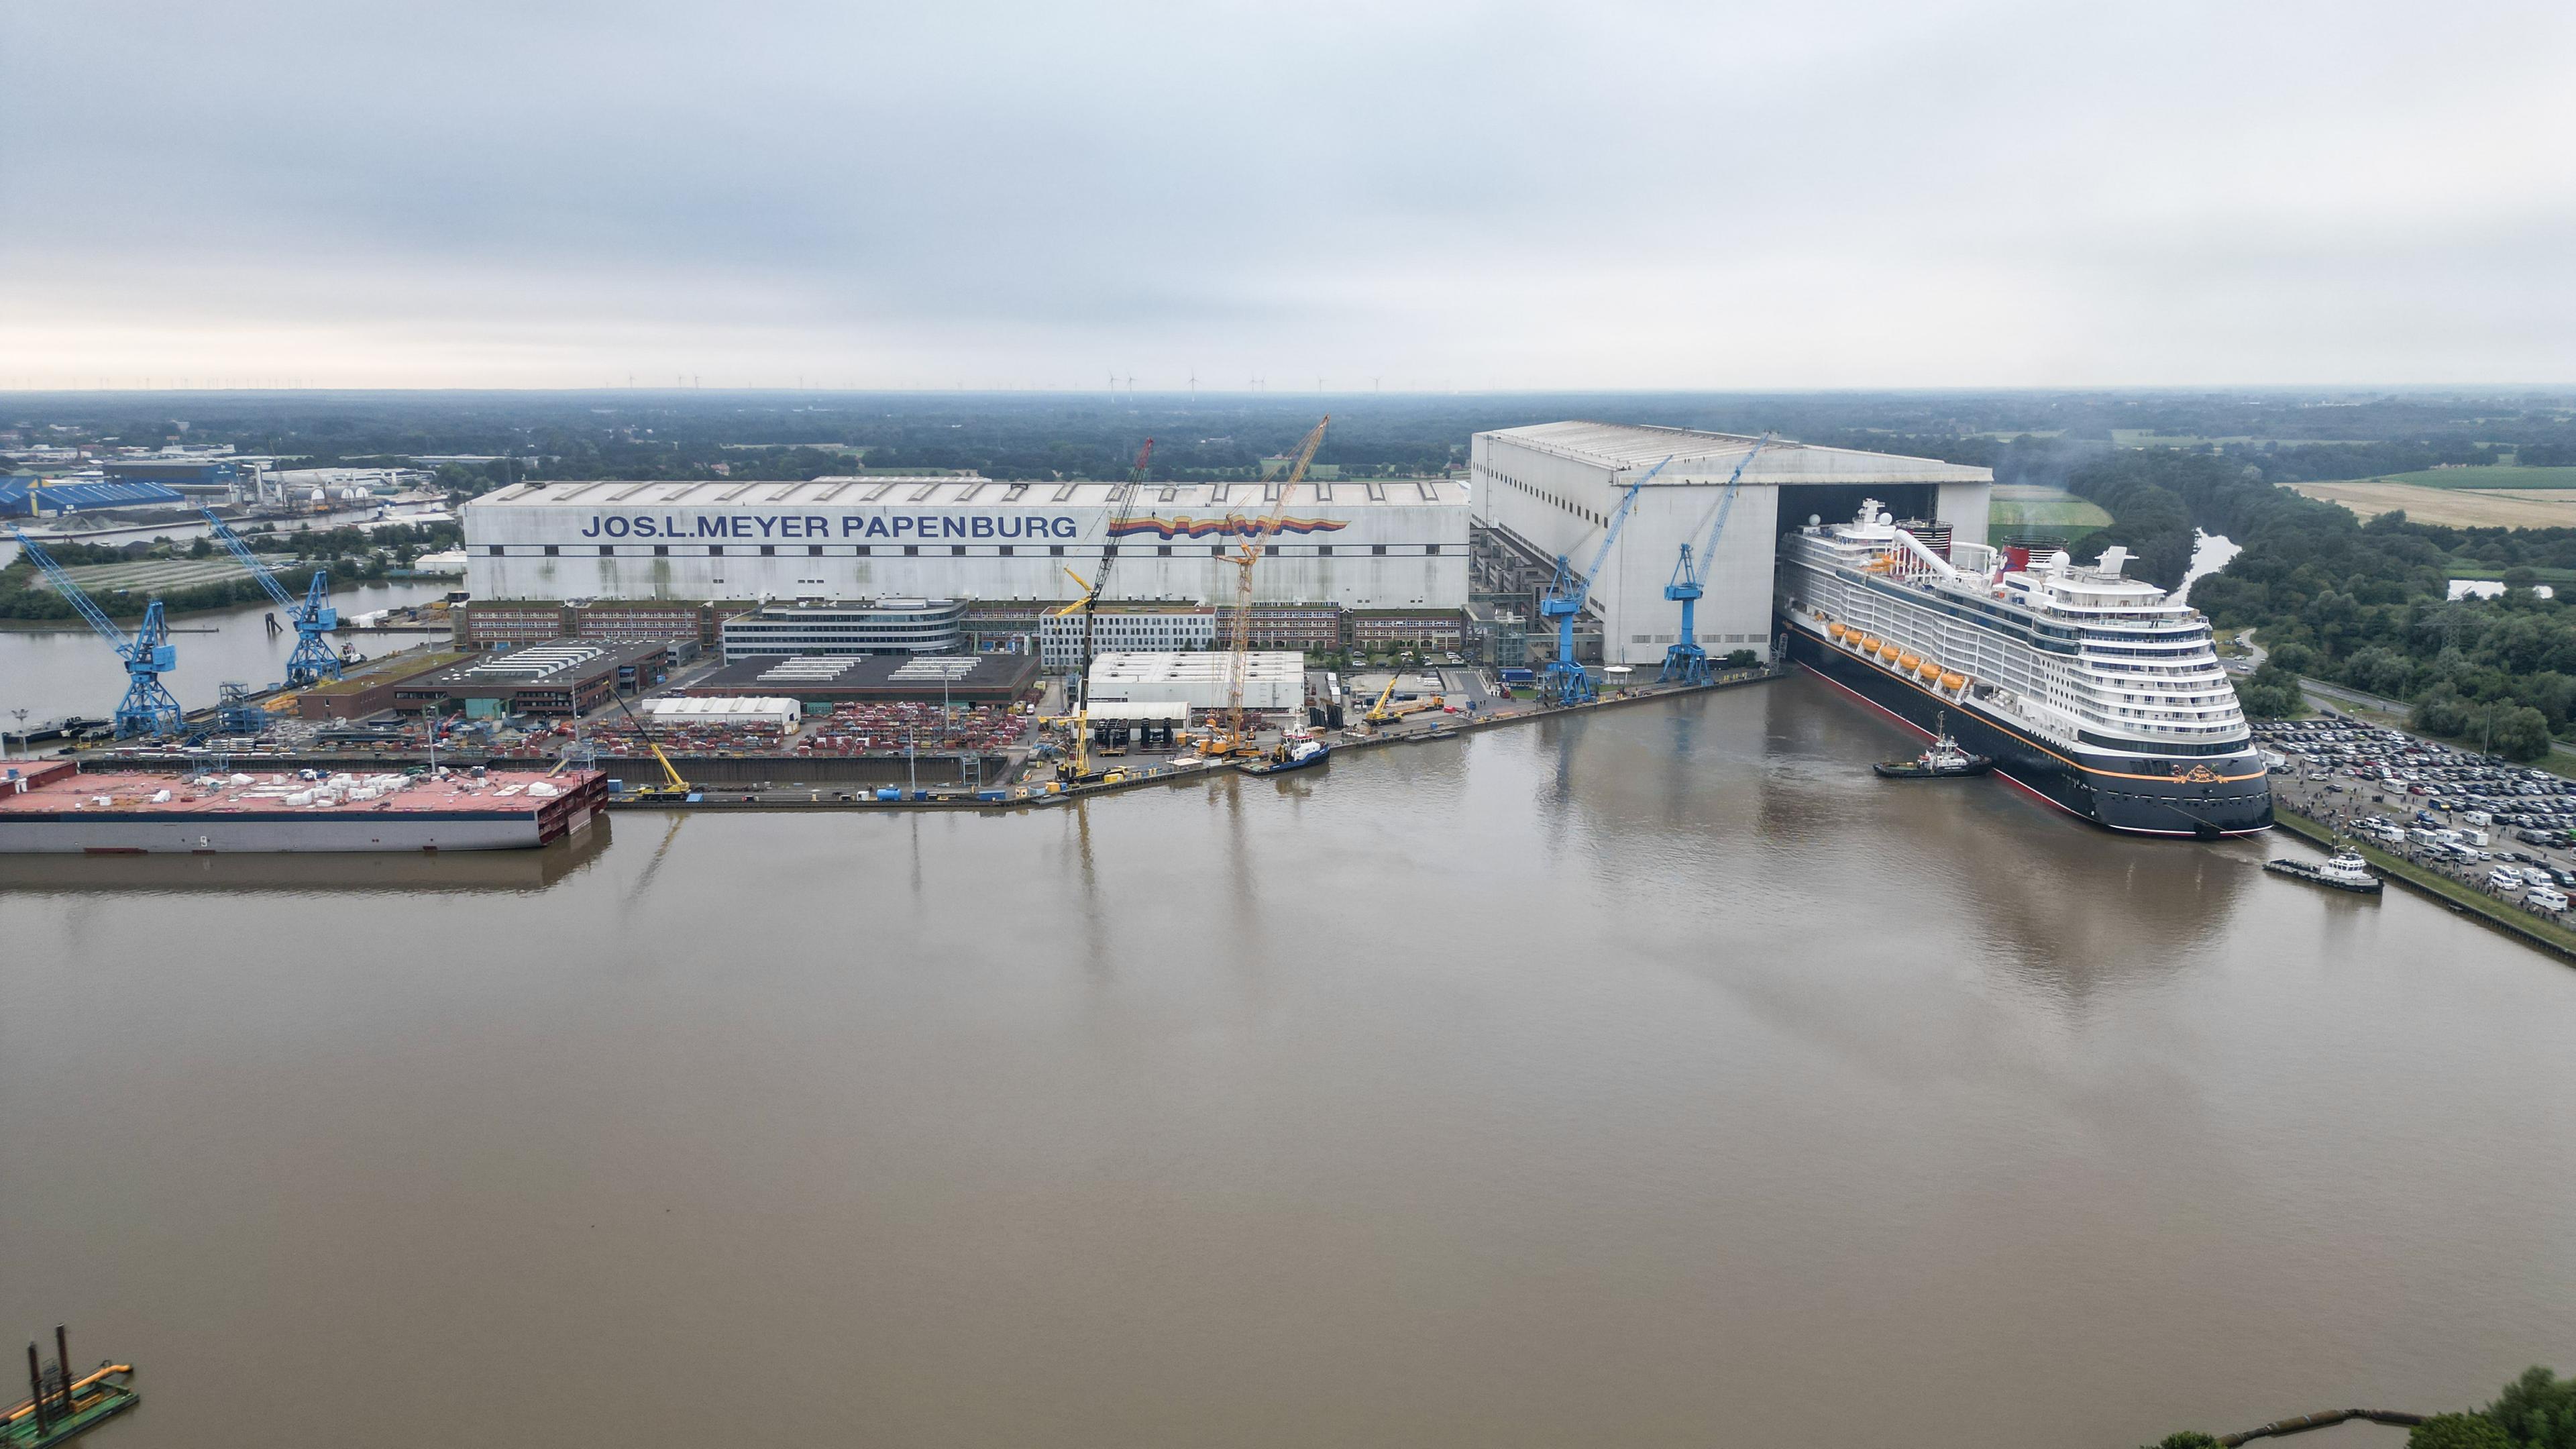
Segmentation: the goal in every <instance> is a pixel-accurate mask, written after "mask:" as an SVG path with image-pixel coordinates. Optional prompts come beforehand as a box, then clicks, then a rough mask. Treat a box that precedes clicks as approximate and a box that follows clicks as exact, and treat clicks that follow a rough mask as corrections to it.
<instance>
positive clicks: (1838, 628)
mask: <svg viewBox="0 0 2576 1449" xmlns="http://www.w3.org/2000/svg"><path fill="white" fill-rule="evenodd" d="M1825 632H1826V633H1828V634H1830V635H1832V636H1833V638H1834V642H1835V643H1837V644H1840V643H1841V642H1843V636H1844V635H1845V634H1848V633H1850V632H1851V625H1849V624H1827V625H1826V626H1825Z"/></svg>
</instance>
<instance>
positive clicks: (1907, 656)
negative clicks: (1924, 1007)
mask: <svg viewBox="0 0 2576 1449" xmlns="http://www.w3.org/2000/svg"><path fill="white" fill-rule="evenodd" d="M1922 662H1923V656H1922V655H1920V654H1916V653H1913V652H1912V651H1910V650H1909V651H1908V652H1906V653H1903V654H1899V655H1897V656H1896V667H1897V668H1899V669H1902V670H1905V671H1906V672H1908V673H1911V672H1913V670H1914V669H1915V667H1916V666H1917V665H1920V664H1921V663H1922Z"/></svg>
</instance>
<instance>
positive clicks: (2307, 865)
mask: <svg viewBox="0 0 2576 1449" xmlns="http://www.w3.org/2000/svg"><path fill="white" fill-rule="evenodd" d="M2263 868H2264V869H2265V870H2268V871H2270V872H2272V873H2273V874H2274V875H2286V876H2288V877H2290V878H2291V879H2292V880H2303V881H2308V882H2311V883H2312V884H2316V885H2321V886H2325V887H2327V888H2328V889H2331V890H2339V891H2351V892H2352V893H2354V894H2355V895H2364V896H2375V895H2377V894H2379V892H2380V889H2381V887H2380V880H2379V877H2377V876H2375V875H2372V874H2371V873H2370V864H2369V862H2367V861H2365V860H2363V859H2362V858H2361V856H2360V855H2359V854H2357V853H2355V852H2353V851H2350V850H2338V851H2336V852H2335V853H2334V858H2333V859H2331V860H2329V861H2327V862H2326V863H2325V864H2323V865H2319V864H2317V863H2316V862H2314V861H2308V860H2290V859H2287V858H2284V859H2281V860H2267V861H2265V862H2263Z"/></svg>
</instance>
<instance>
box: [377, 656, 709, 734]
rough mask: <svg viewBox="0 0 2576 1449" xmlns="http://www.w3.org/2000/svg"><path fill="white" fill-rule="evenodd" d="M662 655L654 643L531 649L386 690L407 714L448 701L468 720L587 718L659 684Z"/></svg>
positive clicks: (442, 704)
mask: <svg viewBox="0 0 2576 1449" xmlns="http://www.w3.org/2000/svg"><path fill="white" fill-rule="evenodd" d="M668 654H669V647H668V646H667V645H666V644H665V643H663V642H662V641H659V640H654V641H649V642H646V643H641V644H614V643H605V642H602V643H593V642H590V641H587V640H581V639H558V640H555V641H553V642H551V643H547V644H532V645H529V646H528V647H527V648H524V649H513V650H510V651H509V652H508V653H505V654H494V655H490V656H487V657H485V658H481V659H477V660H475V661H474V662H473V663H471V664H459V665H455V666H452V667H450V668H447V669H441V670H438V671H437V672H435V673H431V674H424V675H421V676H419V677H417V678H413V679H406V680H403V681H402V682H400V683H398V684H396V685H395V686H394V689H393V707H394V708H395V709H398V710H402V711H405V712H406V713H410V712H416V711H419V710H423V709H440V708H444V707H445V706H446V705H447V704H449V703H450V702H451V701H452V702H454V703H457V704H460V705H462V706H463V707H464V710H465V712H466V713H467V714H469V715H476V716H492V715H504V714H537V715H558V716H569V715H581V714H588V713H589V712H590V711H592V710H594V709H597V708H599V707H600V706H601V705H603V704H606V703H608V701H609V699H610V698H611V697H612V696H614V695H618V694H633V693H636V692H637V691H640V690H644V689H649V688H651V687H652V686H654V685H656V684H659V683H661V682H662V677H663V670H664V668H665V665H666V660H667V657H668Z"/></svg>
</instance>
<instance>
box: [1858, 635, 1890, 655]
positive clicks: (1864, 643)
mask: <svg viewBox="0 0 2576 1449" xmlns="http://www.w3.org/2000/svg"><path fill="white" fill-rule="evenodd" d="M1886 642H1887V641H1886V640H1884V639H1881V638H1879V637H1878V636H1877V635H1875V634H1863V635H1861V636H1860V652H1861V653H1863V654H1875V653H1877V652H1878V646H1879V645H1881V644H1884V643H1886Z"/></svg>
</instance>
